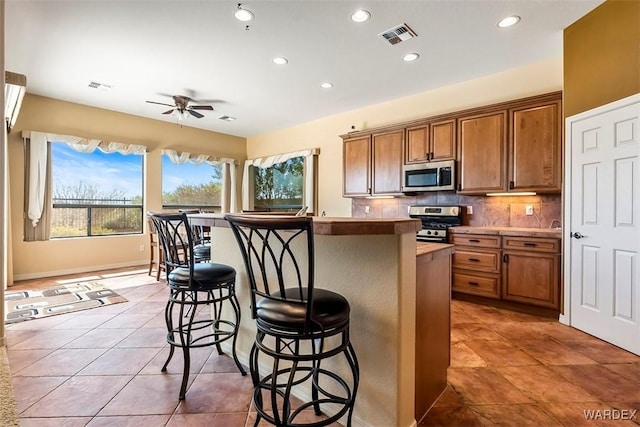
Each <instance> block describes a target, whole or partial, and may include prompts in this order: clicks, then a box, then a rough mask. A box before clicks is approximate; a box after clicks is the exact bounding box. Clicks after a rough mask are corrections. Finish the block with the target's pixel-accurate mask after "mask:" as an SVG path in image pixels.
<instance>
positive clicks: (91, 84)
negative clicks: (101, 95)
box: [89, 81, 111, 92]
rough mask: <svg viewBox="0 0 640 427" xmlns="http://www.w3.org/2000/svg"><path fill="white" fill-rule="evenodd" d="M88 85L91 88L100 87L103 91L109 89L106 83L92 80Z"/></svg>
mask: <svg viewBox="0 0 640 427" xmlns="http://www.w3.org/2000/svg"><path fill="white" fill-rule="evenodd" d="M89 87H90V88H92V89H100V90H102V91H105V92H107V91H109V90H111V85H107V84H104V83H98V82H93V81H92V82H89Z"/></svg>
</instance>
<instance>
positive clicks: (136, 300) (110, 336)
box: [6, 269, 640, 427]
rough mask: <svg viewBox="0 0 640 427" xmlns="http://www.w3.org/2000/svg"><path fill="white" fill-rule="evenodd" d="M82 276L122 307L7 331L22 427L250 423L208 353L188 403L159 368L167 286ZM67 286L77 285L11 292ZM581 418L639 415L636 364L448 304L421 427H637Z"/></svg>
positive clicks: (201, 356) (563, 335)
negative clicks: (440, 371)
mask: <svg viewBox="0 0 640 427" xmlns="http://www.w3.org/2000/svg"><path fill="white" fill-rule="evenodd" d="M84 276H85V277H84V278H83V279H86V280H98V281H100V282H101V283H103V284H105V285H108V286H111V287H113V288H115V289H116V290H117V291H118V292H119V293H121V294H122V295H124V296H125V297H126V298H127V299H128V302H126V303H121V304H115V305H111V306H106V307H102V308H98V309H93V310H87V311H82V312H77V313H71V314H67V315H59V316H53V317H49V318H45V319H38V320H32V321H28V322H24V323H20V324H16V325H11V326H9V327H8V328H7V331H6V335H7V344H8V345H7V349H8V355H9V361H10V365H11V370H12V375H13V385H14V389H15V393H16V399H17V402H18V410H19V413H20V425H21V426H26V427H29V426H38V427H42V426H44V427H46V426H56V427H57V426H85V425H86V426H92V427H93V426H110V427H112V426H116V427H117V426H143V427H146V426H165V425H166V426H213V427H234V426H252V425H253V421H254V420H255V413H253V412H252V411H251V388H252V387H251V380H250V378H249V376H246V377H242V376H241V375H240V374H239V373H238V372H237V368H236V367H235V365H234V363H233V361H232V360H231V359H230V358H229V357H227V356H224V355H223V356H218V355H217V353H216V352H215V351H212V349H207V348H201V349H195V350H193V351H192V366H191V370H190V372H191V376H190V380H189V388H188V390H187V398H186V400H185V401H182V402H179V401H178V399H177V394H178V389H179V387H180V381H181V372H182V358H181V355H180V353H179V352H176V355H175V356H174V360H173V361H172V362H171V364H170V365H169V371H168V373H162V372H160V367H161V366H162V363H163V362H164V360H165V358H166V355H167V351H168V348H167V345H166V342H165V337H164V317H163V310H164V303H165V301H166V286H165V284H164V283H158V282H156V281H155V280H154V278H152V277H150V276H148V275H147V271H146V269H144V270H137V269H124V270H120V271H108V272H105V271H103V272H96V273H95V274H91V275H84ZM66 279H74V280H76V281H77V277H75V278H74V277H63V278H50V279H46V280H32V281H25V282H22V283H20V284H19V286H18V288H12V290H13V289H20V288H23V289H30V288H35V287H49V286H54V285H56V284H58V283H57V282H58V281H60V280H66ZM585 410H594V411H596V410H601V411H602V412H600V414H601V415H603V417H604V416H606V414H607V413H606V412H604V411H605V410H609V411H611V410H620V411H622V410H625V411H628V412H624V413H625V414H627V415H630V414H631V413H632V411H634V410H639V412H640V357H638V356H635V355H633V354H631V353H628V352H626V351H624V350H621V349H619V348H617V347H614V346H612V345H610V344H607V343H604V342H602V341H600V340H598V339H595V338H593V337H591V336H589V335H587V334H584V333H582V332H580V331H577V330H575V329H572V328H569V327H566V326H564V325H561V324H559V323H558V322H553V321H549V320H548V319H543V318H538V317H535V316H530V315H526V314H520V313H515V312H511V311H507V310H499V309H495V308H490V307H485V306H481V305H475V304H471V303H467V302H461V301H453V303H452V352H451V367H450V368H449V386H448V387H447V389H446V391H445V393H444V394H443V395H442V396H441V397H440V399H439V400H438V402H437V403H436V404H435V406H434V407H433V408H432V410H431V411H430V412H429V414H428V415H427V417H426V418H425V419H424V420H422V421H421V423H420V425H421V426H422V425H441V426H497V425H501V426H524V425H534V426H576V425H585V426H602V425H612V426H621V427H622V426H627V425H640V415H638V414H636V416H635V420H616V421H607V420H596V421H589V420H586V419H585V416H584V411H585ZM613 413H614V412H610V414H613ZM618 414H622V412H619V413H618ZM380 427H387V426H380ZM389 427H391V426H389Z"/></svg>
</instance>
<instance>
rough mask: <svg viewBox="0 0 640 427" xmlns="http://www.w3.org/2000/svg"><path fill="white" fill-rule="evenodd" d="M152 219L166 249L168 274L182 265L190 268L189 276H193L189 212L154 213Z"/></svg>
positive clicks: (165, 258)
mask: <svg viewBox="0 0 640 427" xmlns="http://www.w3.org/2000/svg"><path fill="white" fill-rule="evenodd" d="M151 219H152V221H153V225H154V226H155V228H156V231H157V232H158V238H159V240H160V243H161V244H162V248H163V249H164V261H165V264H166V266H167V274H168V273H170V272H171V271H172V270H174V269H176V268H179V267H182V268H186V269H189V277H190V278H192V277H193V266H194V257H193V236H192V231H191V227H190V225H189V219H188V218H187V214H186V213H181V214H180V213H179V214H175V213H170V214H153V215H151ZM191 284H193V283H191Z"/></svg>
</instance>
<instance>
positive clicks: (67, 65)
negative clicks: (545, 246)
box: [5, 0, 603, 137]
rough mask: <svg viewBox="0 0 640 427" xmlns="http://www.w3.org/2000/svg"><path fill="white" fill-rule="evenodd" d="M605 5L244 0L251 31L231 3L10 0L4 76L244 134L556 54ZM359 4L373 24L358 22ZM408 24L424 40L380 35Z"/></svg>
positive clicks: (50, 92)
mask: <svg viewBox="0 0 640 427" xmlns="http://www.w3.org/2000/svg"><path fill="white" fill-rule="evenodd" d="M602 2H603V1H602V0H507V1H500V0H412V1H407V0H402V1H401V0H396V1H373V0H360V1H346V0H345V1H337V0H333V1H330V0H325V1H307V0H297V1H275V0H270V1H267V0H248V1H247V2H246V3H243V7H245V8H247V9H250V10H251V11H252V12H253V13H254V14H255V19H254V20H253V21H252V22H250V23H249V25H250V27H249V29H248V30H246V29H245V25H246V24H244V23H241V22H240V21H237V20H236V19H235V18H234V16H233V13H234V11H235V10H236V7H237V3H236V2H233V1H219V0H208V1H206V0H201V1H196V0H128V1H121V0H118V1H115V0H104V1H97V0H68V1H67V0H44V1H34V0H6V1H5V68H6V69H7V70H9V71H13V72H18V73H22V74H25V75H26V76H27V91H28V92H30V93H33V94H37V95H42V96H47V97H51V98H57V99H62V100H66V101H71V102H76V103H80V104H86V105H90V106H94V107H100V108H106V109H109V110H115V111H121V112H124V113H128V114H134V115H138V116H143V117H149V118H153V119H158V120H167V121H175V120H176V119H175V118H174V117H171V116H164V115H162V114H161V113H162V112H163V111H166V110H167V108H166V107H163V106H161V105H153V104H148V103H145V101H147V100H149V101H156V102H167V103H172V100H171V98H170V97H169V96H167V94H171V95H189V96H191V97H192V98H196V99H198V100H217V102H214V103H213V105H214V108H215V111H204V112H203V113H204V114H205V117H204V118H202V119H195V118H190V119H189V121H188V122H187V123H185V125H188V126H193V127H198V128H202V129H208V130H213V131H217V132H223V133H227V134H231V135H237V136H245V137H246V136H252V135H257V134H261V133H264V132H268V131H273V130H276V129H281V128H286V127H289V126H292V125H295V124H299V123H303V122H307V121H310V120H314V119H317V118H320V117H325V116H329V115H333V114H337V113H340V112H344V111H348V110H352V109H356V108H360V107H363V106H366V105H371V104H375V103H379V102H383V101H387V100H390V99H395V98H400V97H403V96H408V95H412V94H416V93H420V92H424V91H427V90H430V89H433V88H437V87H440V86H445V85H448V84H453V83H456V82H460V81H465V80H469V79H472V78H476V77H479V76H483V75H488V74H492V73H495V72H498V71H502V70H505V69H509V68H514V67H518V66H522V65H525V64H528V63H531V62H536V61H540V60H544V59H546V58H552V57H557V56H559V55H561V53H562V30H563V29H564V28H566V27H567V26H569V25H570V24H571V23H573V22H575V21H576V20H577V19H579V18H580V17H582V16H584V15H585V14H586V13H588V12H589V11H591V10H592V9H594V8H595V7H596V6H598V5H599V4H601V3H602ZM360 7H363V8H365V9H367V10H368V11H369V12H370V13H371V15H372V18H371V20H370V21H368V22H366V23H362V24H355V23H353V22H351V21H350V20H349V15H350V14H351V13H352V12H353V11H354V10H356V9H357V8H360ZM511 14H517V15H519V16H521V17H522V20H521V22H520V23H519V24H518V25H516V26H515V27H512V28H508V29H499V28H497V26H496V23H497V22H498V20H499V19H500V18H502V17H504V16H507V15H511ZM402 23H406V24H408V25H409V26H410V27H411V28H412V29H413V30H414V31H415V32H416V33H417V34H418V37H416V38H413V39H410V40H407V41H405V42H402V43H399V44H397V45H395V46H393V45H391V44H389V43H388V42H386V41H384V40H383V39H382V38H381V37H379V36H378V34H379V33H382V32H384V31H385V30H387V29H389V28H392V27H394V26H396V25H399V24H402ZM408 52H417V53H419V54H420V55H421V56H420V59H418V61H416V62H414V63H405V62H403V61H402V60H401V57H402V56H403V55H404V54H405V53H408ZM275 56H285V57H286V58H288V60H289V63H288V64H287V65H285V66H277V65H275V64H273V63H272V62H271V59H272V58H273V57H275ZM92 81H95V82H99V83H104V84H108V85H111V86H113V88H112V89H111V90H110V91H108V92H105V91H101V90H96V89H91V88H89V87H88V85H89V83H90V82H92ZM323 81H330V82H332V83H333V84H334V85H335V86H334V87H333V88H332V89H329V90H326V89H321V88H320V86H319V85H320V83H321V82H323ZM523 84H525V83H523ZM163 94H165V95H163ZM221 115H228V116H232V117H236V118H237V120H235V121H233V122H225V121H222V120H219V119H218V117H219V116H221Z"/></svg>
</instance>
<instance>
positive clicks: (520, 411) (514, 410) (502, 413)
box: [471, 404, 558, 427]
mask: <svg viewBox="0 0 640 427" xmlns="http://www.w3.org/2000/svg"><path fill="white" fill-rule="evenodd" d="M471 410H472V411H473V412H474V413H475V414H476V416H477V417H478V418H479V419H480V422H481V423H482V424H483V425H485V426H504V427H512V426H513V427H515V426H518V427H520V426H532V427H539V426H556V425H558V420H556V419H555V418H554V417H553V416H551V415H549V414H548V413H546V412H545V411H544V410H543V409H542V408H541V407H540V406H538V405H529V404H526V405H523V404H520V405H477V406H472V407H471Z"/></svg>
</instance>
